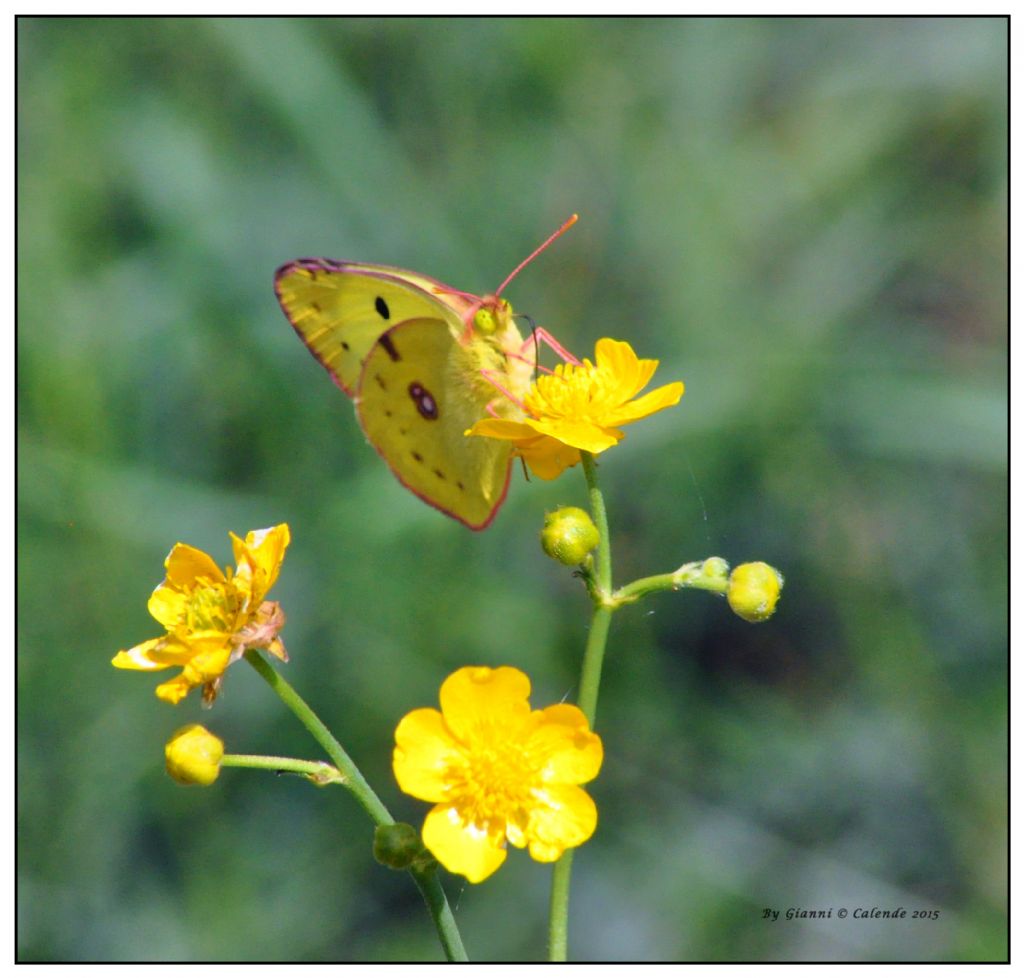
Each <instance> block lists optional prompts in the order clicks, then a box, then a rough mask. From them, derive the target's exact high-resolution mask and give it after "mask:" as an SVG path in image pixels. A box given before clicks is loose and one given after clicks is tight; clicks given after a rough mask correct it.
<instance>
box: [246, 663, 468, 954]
mask: <svg viewBox="0 0 1024 978" xmlns="http://www.w3.org/2000/svg"><path fill="white" fill-rule="evenodd" d="M245 659H246V661H247V662H248V663H249V665H251V666H252V667H253V669H255V670H256V671H257V672H258V673H259V674H260V676H261V677H262V678H263V679H264V680H265V681H266V683H267V685H268V686H270V688H271V689H272V690H273V691H274V692H275V693H277V695H278V696H279V697H280V698H281V700H282V702H283V703H284V704H285V706H287V707H288V709H290V710H291V711H292V713H294V714H295V715H296V716H297V717H298V718H299V720H300V721H301V723H302V725H303V726H304V727H305V728H306V729H307V730H308V731H309V732H310V733H311V734H312V735H313V739H314V740H315V741H316V742H317V743H318V744H319V745H320V746H321V747H322V748H323V749H324V751H325V752H326V754H327V756H328V757H329V758H330V759H331V760H332V761H333V762H334V766H335V767H336V768H337V769H338V771H339V772H341V775H342V777H343V778H344V779H345V787H347V788H348V789H349V790H350V791H351V792H352V794H354V795H355V796H356V800H357V801H358V802H359V804H360V805H362V806H363V808H364V810H365V811H366V813H367V814H368V815H369V816H370V818H372V819H373V821H374V822H375V823H376V824H377V825H393V824H394V821H395V820H394V819H393V818H392V817H391V813H390V812H389V811H388V810H387V808H386V807H385V806H384V803H383V802H382V801H381V800H380V798H378V797H377V793H376V792H375V791H374V790H373V788H371V787H370V785H369V784H368V783H367V781H366V779H365V778H364V777H363V775H362V773H361V772H360V770H359V768H357V767H356V765H355V762H354V761H353V760H352V758H351V757H349V756H348V754H347V753H346V752H345V749H344V748H343V747H342V746H341V744H339V743H338V741H337V740H336V739H335V737H334V735H333V734H332V733H331V732H330V730H328V729H327V727H326V726H325V725H324V723H323V721H322V720H321V719H320V718H319V717H318V716H317V715H316V714H315V713H314V712H313V711H312V709H310V707H309V704H308V703H306V701H305V700H304V699H303V698H302V697H301V696H299V694H298V693H297V692H295V690H294V689H293V688H292V687H291V685H289V683H288V682H287V681H286V680H285V679H284V678H283V677H282V676H281V675H280V674H279V673H278V672H277V671H276V670H275V669H274V668H273V667H272V666H271V665H270V664H269V663H268V662H267V661H266V660H265V659H264V658H263V657H262V656H261V655H260V654H259V653H258V652H257V651H256V650H255V649H249V650H248V651H246V653H245ZM409 872H410V874H411V875H412V878H413V879H414V880H415V881H416V885H417V886H418V887H419V890H420V893H422V894H423V899H424V900H425V901H426V903H427V909H428V910H429V911H430V916H431V919H432V920H433V921H434V927H435V928H436V929H437V936H438V937H439V938H440V940H441V946H442V947H443V948H444V953H445V956H446V957H447V958H448V960H449V961H467V960H468V958H467V957H466V950H465V948H464V947H463V945H462V937H461V935H460V934H459V928H458V926H457V925H456V923H455V917H454V916H453V915H452V910H451V907H450V906H449V904H448V898H447V897H446V896H445V893H444V889H443V888H442V886H441V883H440V881H439V880H438V878H437V874H436V873H435V872H434V871H433V870H431V871H429V872H423V871H422V870H413V869H410V870H409Z"/></svg>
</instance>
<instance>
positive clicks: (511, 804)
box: [394, 666, 603, 883]
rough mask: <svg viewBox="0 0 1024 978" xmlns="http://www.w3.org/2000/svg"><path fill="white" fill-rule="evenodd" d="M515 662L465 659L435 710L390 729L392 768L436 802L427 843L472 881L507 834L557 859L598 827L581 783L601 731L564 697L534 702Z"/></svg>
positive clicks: (497, 856) (593, 768) (405, 786)
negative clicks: (542, 705)
mask: <svg viewBox="0 0 1024 978" xmlns="http://www.w3.org/2000/svg"><path fill="white" fill-rule="evenodd" d="M529 696H530V680H529V679H528V678H527V677H526V675H525V674H523V673H522V672H520V671H519V670H518V669H513V668H511V667H510V666H502V667H500V668H498V669H488V668H487V667H485V666H476V667H474V666H467V667H465V668H463V669H459V670H458V671H457V672H454V673H452V674H451V675H450V676H449V677H448V678H447V679H446V680H445V681H444V683H443V684H442V686H441V697H440V698H441V712H438V711H437V710H433V709H420V710H413V711H412V712H411V713H409V714H407V715H406V716H405V717H403V719H402V721H401V722H400V723H399V724H398V728H397V730H396V731H395V743H396V747H395V753H394V771H395V777H396V778H397V780H398V785H399V787H400V788H401V789H402V791H404V792H405V793H406V794H410V795H412V796H413V797H415V798H420V799H422V800H423V801H430V802H434V803H435V805H434V808H433V809H431V811H430V812H429V814H428V815H427V818H426V821H425V822H424V823H423V842H424V845H426V847H427V849H429V850H430V852H431V853H433V855H434V856H435V857H436V858H437V860H438V861H439V862H440V863H441V864H442V865H443V866H444V867H445V868H446V869H448V870H450V871H451V872H453V873H461V874H462V875H463V876H465V877H466V878H467V879H468V880H469V881H470V882H471V883H479V882H480V881H481V880H484V879H486V878H487V877H488V876H490V875H491V873H493V872H494V871H495V870H496V869H497V868H498V867H499V866H500V865H501V864H502V863H503V862H504V861H505V856H506V842H511V843H512V845H514V846H516V847H518V848H520V849H521V848H523V847H525V846H529V850H530V855H531V856H532V857H533V858H534V859H536V860H538V861H540V862H554V861H555V860H556V859H558V858H559V857H560V856H561V855H562V853H563V852H564V851H565V850H566V849H569V848H571V847H573V846H578V845H580V844H582V843H583V842H586V841H587V839H589V838H590V836H591V835H592V834H593V832H594V828H595V827H596V826H597V808H596V806H595V805H594V802H593V800H592V799H591V797H590V795H588V794H587V793H586V792H585V791H584V790H583V789H582V788H580V787H578V785H581V784H585V783H586V782H587V781H591V780H592V779H593V778H595V777H597V772H598V771H599V770H600V768H601V761H602V758H603V749H602V746H601V740H600V738H599V737H598V736H597V734H594V733H592V732H591V731H590V728H589V725H588V724H587V720H586V717H584V715H583V712H582V711H581V710H580V709H579V708H578V707H575V706H572V705H570V704H567V703H559V704H556V705H555V706H549V707H547V708H546V709H543V710H531V709H530V703H529Z"/></svg>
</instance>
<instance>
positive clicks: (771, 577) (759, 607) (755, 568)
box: [726, 561, 784, 622]
mask: <svg viewBox="0 0 1024 978" xmlns="http://www.w3.org/2000/svg"><path fill="white" fill-rule="evenodd" d="M783 583H784V581H783V577H782V575H781V574H780V573H779V572H778V571H777V570H776V569H775V568H774V567H769V566H768V564H765V563H763V562H762V561H757V562H756V563H753V564H740V565H739V567H737V568H736V569H735V570H734V571H733V572H732V574H731V575H730V576H729V590H728V591H727V592H726V597H727V598H728V600H729V607H730V608H732V610H733V611H735V612H736V614H737V615H739V616H740V618H743V619H745V620H746V621H754V622H757V621H767V620H768V619H769V618H771V616H772V615H773V614H774V613H775V605H776V604H778V601H779V595H780V594H781V593H782V585H783Z"/></svg>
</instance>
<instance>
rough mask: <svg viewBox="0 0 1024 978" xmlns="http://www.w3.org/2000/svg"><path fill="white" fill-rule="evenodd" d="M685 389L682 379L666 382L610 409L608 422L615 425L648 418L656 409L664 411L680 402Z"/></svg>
mask: <svg viewBox="0 0 1024 978" xmlns="http://www.w3.org/2000/svg"><path fill="white" fill-rule="evenodd" d="M684 390H685V388H684V386H683V382H682V381H681V380H677V381H674V382H673V383H671V384H665V386H664V387H658V388H656V389H655V390H653V391H650V392H649V393H647V394H644V396H643V397H638V398H637V399H636V400H635V401H629V402H628V403H626V404H623V405H622V406H621V407H618V408H616V409H615V410H613V411H610V412H609V413H608V415H607V418H606V420H607V422H608V424H613V425H618V424H630V423H631V422H633V421H639V420H640V419H641V418H646V417H647V416H648V415H651V414H654V413H655V412H656V411H663V410H664V409H665V408H667V407H672V405H674V404H678V403H679V398H681V397H682V396H683V391H684Z"/></svg>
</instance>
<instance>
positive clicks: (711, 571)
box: [700, 557, 729, 581]
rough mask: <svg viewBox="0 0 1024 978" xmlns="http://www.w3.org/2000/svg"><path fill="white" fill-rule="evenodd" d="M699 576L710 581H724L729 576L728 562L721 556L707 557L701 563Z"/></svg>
mask: <svg viewBox="0 0 1024 978" xmlns="http://www.w3.org/2000/svg"><path fill="white" fill-rule="evenodd" d="M700 572H701V576H702V577H705V578H707V579H708V580H710V581H724V580H725V579H726V578H727V577H728V576H729V562H728V561H727V560H723V559H722V558H721V557H708V559H707V560H705V561H704V563H703V564H702V565H701V568H700Z"/></svg>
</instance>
